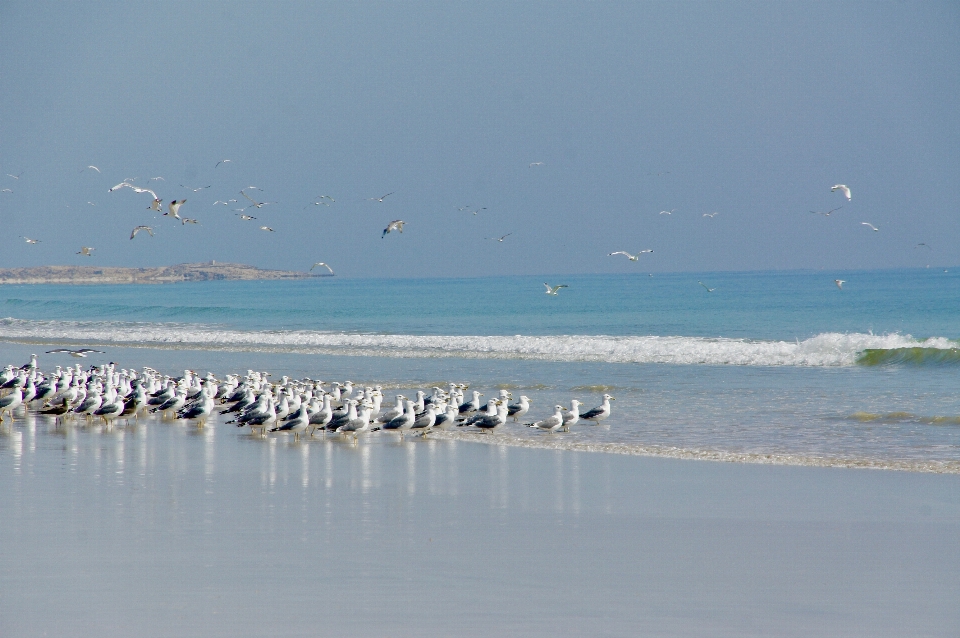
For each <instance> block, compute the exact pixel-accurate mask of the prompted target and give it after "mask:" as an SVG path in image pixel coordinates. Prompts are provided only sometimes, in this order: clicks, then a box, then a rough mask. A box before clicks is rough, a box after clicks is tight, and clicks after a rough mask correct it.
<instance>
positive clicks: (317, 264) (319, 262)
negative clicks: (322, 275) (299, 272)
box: [310, 261, 333, 275]
mask: <svg viewBox="0 0 960 638" xmlns="http://www.w3.org/2000/svg"><path fill="white" fill-rule="evenodd" d="M317 266H323V267H324V268H326V269H327V270H329V271H330V274H331V275H332V274H333V268H331V267H330V266H328V265H327V264H325V263H323V262H322V261H318V262H317V263H315V264H314V265H312V266H310V270H313V269H314V268H316V267H317Z"/></svg>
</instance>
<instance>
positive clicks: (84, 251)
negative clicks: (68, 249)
mask: <svg viewBox="0 0 960 638" xmlns="http://www.w3.org/2000/svg"><path fill="white" fill-rule="evenodd" d="M95 250H96V248H91V247H90V246H81V247H80V252H78V253H77V254H78V255H83V256H85V257H92V256H93V251H95Z"/></svg>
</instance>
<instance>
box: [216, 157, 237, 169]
mask: <svg viewBox="0 0 960 638" xmlns="http://www.w3.org/2000/svg"><path fill="white" fill-rule="evenodd" d="M232 161H233V160H227V159H223V160H220V161H219V162H217V164H216V166H214V168H216V167H217V166H220V165H221V164H226V163H227V162H232Z"/></svg>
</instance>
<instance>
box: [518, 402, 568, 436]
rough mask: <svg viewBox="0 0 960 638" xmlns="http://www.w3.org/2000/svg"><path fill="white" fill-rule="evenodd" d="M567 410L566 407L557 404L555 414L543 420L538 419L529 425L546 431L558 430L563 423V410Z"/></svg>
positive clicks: (554, 409)
mask: <svg viewBox="0 0 960 638" xmlns="http://www.w3.org/2000/svg"><path fill="white" fill-rule="evenodd" d="M564 410H566V408H565V407H563V406H559V405H555V406H553V416H548V417H547V418H545V419H543V420H542V421H537V422H536V423H531V424H530V425H528V426H527V427H531V428H538V429H540V430H544V431H545V432H556V431H557V430H559V429H560V427H561V426H562V425H563V411H564Z"/></svg>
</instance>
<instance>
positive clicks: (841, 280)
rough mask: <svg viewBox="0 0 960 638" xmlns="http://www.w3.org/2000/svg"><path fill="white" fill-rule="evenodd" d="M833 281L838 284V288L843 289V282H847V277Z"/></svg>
mask: <svg viewBox="0 0 960 638" xmlns="http://www.w3.org/2000/svg"><path fill="white" fill-rule="evenodd" d="M833 283H835V284H837V288H839V289H840V290H843V284H845V283H847V281H846V280H845V279H834V280H833Z"/></svg>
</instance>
